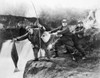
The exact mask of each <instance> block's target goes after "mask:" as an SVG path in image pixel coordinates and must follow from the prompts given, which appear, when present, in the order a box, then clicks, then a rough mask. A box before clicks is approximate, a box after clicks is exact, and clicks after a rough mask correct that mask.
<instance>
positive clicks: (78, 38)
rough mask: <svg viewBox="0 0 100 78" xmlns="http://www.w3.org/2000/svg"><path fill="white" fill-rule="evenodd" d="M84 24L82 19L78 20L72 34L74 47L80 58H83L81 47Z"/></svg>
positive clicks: (83, 53) (83, 51)
mask: <svg viewBox="0 0 100 78" xmlns="http://www.w3.org/2000/svg"><path fill="white" fill-rule="evenodd" d="M84 30H85V28H84V26H83V22H82V21H78V24H77V26H76V29H75V31H74V34H73V42H74V47H75V48H76V49H77V50H78V51H79V52H80V53H81V55H82V59H85V50H84V48H83V47H82V45H83V44H84V43H85V42H84Z"/></svg>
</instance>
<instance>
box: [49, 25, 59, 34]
mask: <svg viewBox="0 0 100 78" xmlns="http://www.w3.org/2000/svg"><path fill="white" fill-rule="evenodd" d="M58 30H61V26H60V27H58V28H55V29H53V30H51V31H50V32H51V33H54V32H57V31H58Z"/></svg>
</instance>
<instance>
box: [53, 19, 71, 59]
mask: <svg viewBox="0 0 100 78" xmlns="http://www.w3.org/2000/svg"><path fill="white" fill-rule="evenodd" d="M58 30H59V31H58ZM56 31H57V33H58V34H61V35H62V37H61V38H60V39H59V40H58V42H57V43H56V44H55V55H54V56H53V57H54V58H55V57H58V48H59V47H60V46H61V45H65V47H66V49H67V51H68V52H69V53H71V52H73V47H72V46H73V42H72V39H71V36H72V33H71V32H70V29H69V25H67V20H66V19H63V20H62V25H61V26H59V27H58V28H56V29H54V30H52V32H56Z"/></svg>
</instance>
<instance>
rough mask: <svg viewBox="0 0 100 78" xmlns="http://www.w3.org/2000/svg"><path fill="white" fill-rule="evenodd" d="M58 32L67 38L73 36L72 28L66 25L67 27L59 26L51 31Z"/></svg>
mask: <svg viewBox="0 0 100 78" xmlns="http://www.w3.org/2000/svg"><path fill="white" fill-rule="evenodd" d="M57 31H59V32H58V34H61V35H62V37H65V38H70V37H71V36H72V33H71V32H70V29H69V28H68V27H67V26H66V27H63V26H59V27H58V28H56V29H54V30H52V31H51V32H57Z"/></svg>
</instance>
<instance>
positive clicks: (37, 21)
mask: <svg viewBox="0 0 100 78" xmlns="http://www.w3.org/2000/svg"><path fill="white" fill-rule="evenodd" d="M31 3H32V6H33V8H34V10H35V14H36V17H37V20H36V25H37V24H38V23H39V16H38V14H37V11H36V8H35V5H34V3H33V2H32V0H31ZM37 26H38V25H37ZM38 27H39V26H38ZM39 28H40V27H39ZM40 37H41V32H40V29H39V43H40V46H39V47H40V49H41V38H40ZM40 53H41V51H40Z"/></svg>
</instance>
